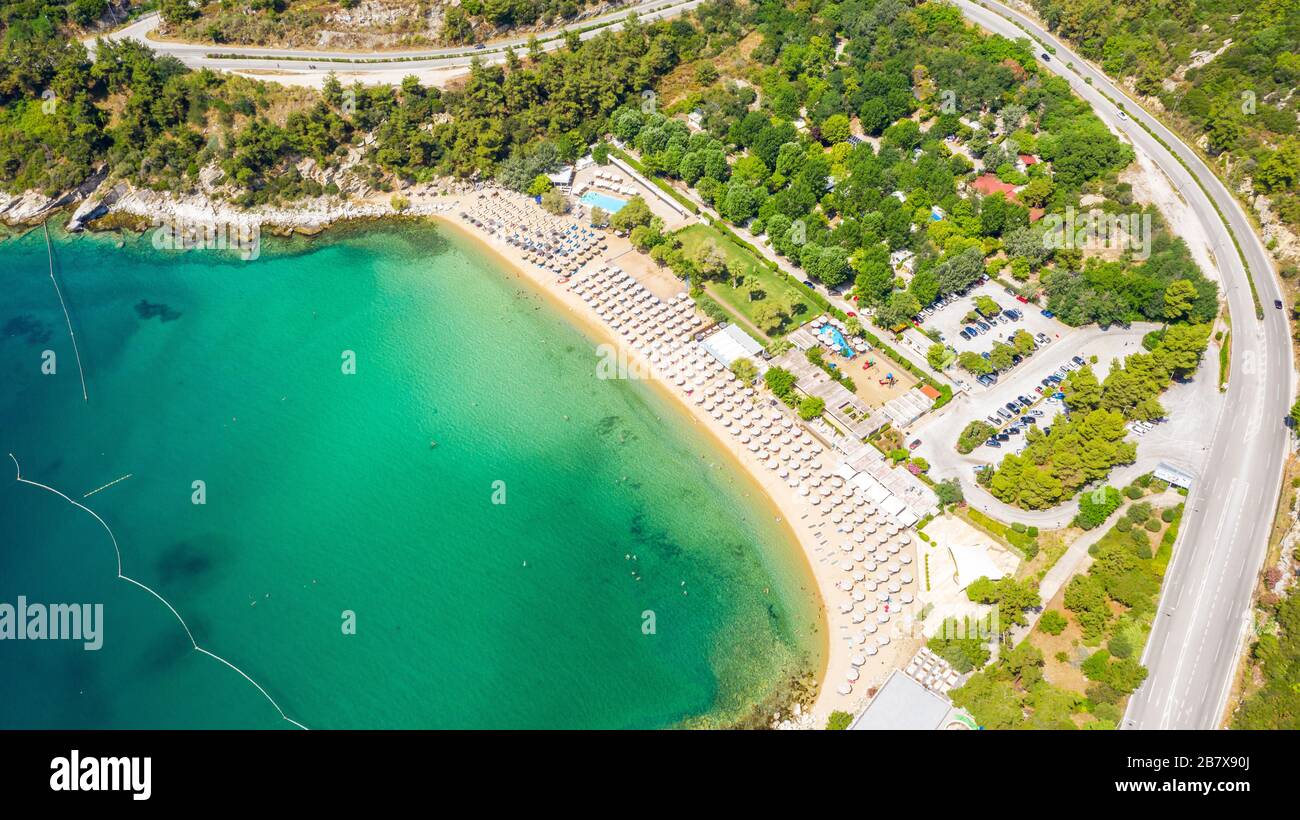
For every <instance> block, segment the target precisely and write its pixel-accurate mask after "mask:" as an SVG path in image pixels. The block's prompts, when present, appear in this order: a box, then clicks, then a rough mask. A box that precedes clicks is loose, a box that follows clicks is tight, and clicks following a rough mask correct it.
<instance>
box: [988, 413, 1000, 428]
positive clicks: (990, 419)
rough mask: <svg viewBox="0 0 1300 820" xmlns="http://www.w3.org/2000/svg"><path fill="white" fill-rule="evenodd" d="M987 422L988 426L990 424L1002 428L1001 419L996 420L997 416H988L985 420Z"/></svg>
mask: <svg viewBox="0 0 1300 820" xmlns="http://www.w3.org/2000/svg"><path fill="white" fill-rule="evenodd" d="M987 421H988V423H989V424H992V425H993V426H994V427H1001V426H1002V419H1000V418H998V417H997V416H989V417H988V418H987Z"/></svg>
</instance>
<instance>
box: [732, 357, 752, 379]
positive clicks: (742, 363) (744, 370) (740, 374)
mask: <svg viewBox="0 0 1300 820" xmlns="http://www.w3.org/2000/svg"><path fill="white" fill-rule="evenodd" d="M731 372H732V373H733V374H734V375H735V377H736V378H738V379H740V380H741V381H742V382H744V383H745V384H747V385H752V384H753V383H754V380H755V379H757V378H758V368H757V367H755V366H754V363H753V362H752V361H750V360H749V359H745V358H741V359H736V360H735V361H734V362H732V363H731Z"/></svg>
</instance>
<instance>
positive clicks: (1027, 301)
mask: <svg viewBox="0 0 1300 820" xmlns="http://www.w3.org/2000/svg"><path fill="white" fill-rule="evenodd" d="M1016 301H1017V302H1020V303H1022V304H1026V305H1027V304H1029V300H1028V299H1027V298H1025V297H1024V296H1019V295H1017V296H1016Z"/></svg>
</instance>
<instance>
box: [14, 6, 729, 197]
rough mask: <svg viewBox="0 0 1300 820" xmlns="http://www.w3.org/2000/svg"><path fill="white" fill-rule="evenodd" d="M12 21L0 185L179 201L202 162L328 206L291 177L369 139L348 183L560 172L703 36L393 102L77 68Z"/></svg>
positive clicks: (197, 75) (365, 94)
mask: <svg viewBox="0 0 1300 820" xmlns="http://www.w3.org/2000/svg"><path fill="white" fill-rule="evenodd" d="M27 11H28V12H29V13H30V15H31V16H29V17H19V16H15V15H11V16H10V18H9V19H8V20H7V23H6V30H5V32H4V41H3V52H2V54H0V57H3V60H2V61H0V188H3V189H4V190H8V191H14V192H17V191H22V190H27V189H40V190H43V191H46V192H47V193H54V192H56V191H61V190H66V189H68V188H69V187H72V186H75V185H76V184H78V183H80V182H81V181H83V180H85V179H86V178H87V177H89V176H90V175H91V174H92V173H93V172H94V171H96V170H100V169H102V170H103V171H105V172H107V173H108V174H110V175H111V176H113V177H115V178H121V179H126V180H130V181H133V182H135V183H137V184H140V185H144V186H150V187H155V188H158V189H166V190H176V191H186V190H191V189H193V188H194V187H195V186H196V185H197V183H198V181H199V176H200V173H201V172H202V171H203V170H204V169H205V168H207V167H209V166H210V165H213V164H215V165H216V166H217V167H218V168H219V169H220V171H221V173H222V175H223V177H222V181H224V182H225V183H227V188H226V190H227V193H228V195H229V196H230V197H231V198H232V199H233V200H235V201H236V202H238V203H240V204H245V205H251V204H256V203H262V202H271V201H285V200H290V199H294V198H298V197H301V196H311V195H319V194H321V193H337V191H332V190H325V189H322V187H321V186H320V185H319V184H317V183H315V182H313V181H312V180H310V179H307V178H304V177H303V176H302V175H301V174H300V173H299V172H298V170H297V167H296V166H297V165H298V163H300V162H301V161H302V160H304V159H311V160H313V161H314V162H315V163H317V164H318V165H319V166H321V167H331V166H336V165H337V164H338V163H339V162H340V161H341V160H342V158H343V157H344V156H346V155H347V153H348V151H349V148H350V147H353V146H356V145H357V144H359V142H360V139H361V137H362V136H363V135H364V134H366V133H368V132H374V135H375V138H376V139H375V147H374V149H373V151H370V152H369V153H368V154H367V155H366V157H365V161H364V167H363V169H362V172H363V173H369V174H370V177H371V179H372V180H373V181H374V182H375V183H376V184H377V185H380V186H382V185H386V184H388V180H389V179H390V175H396V176H397V177H398V178H400V179H404V180H426V179H430V178H432V177H434V176H435V175H440V174H441V175H451V174H458V175H464V176H468V175H472V174H475V173H481V174H491V173H493V172H494V171H495V170H496V165H497V163H499V162H503V161H506V160H508V159H509V158H510V157H512V156H514V157H516V158H519V157H522V156H525V155H528V154H537V155H540V156H541V157H543V160H544V163H545V164H552V165H553V164H554V163H555V162H558V161H559V160H565V159H567V160H572V159H573V158H575V157H576V156H577V155H578V154H579V153H581V152H583V151H585V150H586V146H587V145H588V143H590V142H591V141H593V140H594V139H595V138H597V137H598V135H599V133H600V131H601V129H602V128H603V123H604V121H605V119H606V117H607V115H608V114H609V112H611V111H612V110H613V109H614V108H615V107H616V106H617V105H619V104H620V103H622V102H623V101H624V100H625V99H627V98H629V96H631V95H634V94H636V93H638V92H639V91H640V90H642V89H645V88H648V87H650V86H651V85H652V84H653V82H654V81H655V80H656V79H657V78H658V77H660V76H662V75H663V74H664V73H665V72H666V71H668V70H670V69H671V68H672V67H674V66H675V65H676V64H677V63H678V62H679V61H680V60H682V59H686V58H691V57H693V56H694V54H695V53H696V52H698V50H699V49H701V48H704V47H706V46H707V44H708V42H709V40H710V37H711V36H713V35H707V34H704V33H702V32H700V31H697V30H696V29H694V28H693V27H692V26H690V25H688V24H683V23H680V22H679V23H676V24H672V23H666V22H660V23H653V24H648V25H640V24H635V25H631V26H629V27H627V28H625V29H624V30H623V31H620V32H618V33H604V34H602V35H600V36H598V37H596V38H594V39H592V40H589V41H586V42H583V43H579V42H578V40H577V38H576V36H573V37H570V38H569V41H568V43H567V44H566V46H565V47H564V48H562V49H559V50H557V51H554V52H545V53H543V52H542V51H541V49H539V48H534V49H533V50H532V51H531V52H530V53H529V54H528V55H524V56H522V57H520V56H516V55H513V54H512V55H510V60H509V62H508V64H507V65H506V66H505V67H501V66H491V67H488V66H478V65H476V66H475V67H474V68H473V70H472V72H471V74H470V76H469V78H468V80H467V81H466V82H465V83H464V85H463V86H461V87H459V88H456V89H454V90H451V91H448V92H446V93H443V92H442V91H440V90H438V89H431V88H424V87H422V86H421V85H420V84H419V83H418V82H416V81H415V80H414V79H412V78H408V79H407V81H405V82H404V83H403V84H402V85H401V87H400V88H397V89H393V88H388V87H363V86H361V85H359V84H358V85H355V86H353V87H351V88H349V89H343V88H341V87H340V86H339V84H338V83H329V84H328V85H327V87H326V88H325V89H324V91H323V93H322V94H319V95H317V94H315V93H314V92H308V91H301V90H294V89H285V88H282V87H280V86H275V85H270V84H265V83H258V82H253V81H250V80H246V79H243V78H239V77H234V76H230V75H224V74H218V73H215V72H211V71H207V70H202V71H189V70H187V69H186V68H185V67H184V66H183V65H181V64H180V63H179V62H178V61H176V60H174V59H172V58H169V57H157V56H156V55H154V54H153V53H152V52H151V51H150V50H149V49H147V48H145V47H143V46H141V45H139V44H137V43H134V42H124V43H121V44H107V43H103V44H101V45H100V46H99V48H98V49H97V51H96V53H95V55H94V58H93V59H91V58H90V57H89V55H88V54H87V52H86V50H85V49H84V48H83V47H82V46H81V45H80V44H79V43H77V42H75V41H70V40H69V39H68V38H67V36H66V33H65V31H64V29H63V28H62V24H63V22H64V20H65V19H66V18H65V17H63V9H62V7H60V6H58V5H42V4H39V3H33V4H32V5H31V6H30V7H29V8H28V9H27ZM525 59H526V63H525ZM539 143H540V145H539Z"/></svg>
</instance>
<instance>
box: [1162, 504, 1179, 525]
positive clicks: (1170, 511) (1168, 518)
mask: <svg viewBox="0 0 1300 820" xmlns="http://www.w3.org/2000/svg"><path fill="white" fill-rule="evenodd" d="M1177 518H1178V514H1177V513H1176V512H1174V508H1173V507H1166V508H1165V509H1164V510H1162V511H1161V512H1160V520H1161V521H1163V522H1165V523H1166V524H1172V523H1174V520H1175V519H1177Z"/></svg>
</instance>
